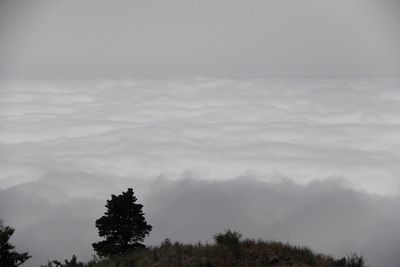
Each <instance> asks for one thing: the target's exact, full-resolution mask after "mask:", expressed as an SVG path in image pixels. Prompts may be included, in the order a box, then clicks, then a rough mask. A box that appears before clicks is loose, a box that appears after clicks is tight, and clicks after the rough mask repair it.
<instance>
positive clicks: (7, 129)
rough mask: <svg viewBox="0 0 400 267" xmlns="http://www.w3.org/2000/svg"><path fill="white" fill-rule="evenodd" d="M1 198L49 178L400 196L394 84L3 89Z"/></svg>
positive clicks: (133, 83) (17, 85) (201, 82)
mask: <svg viewBox="0 0 400 267" xmlns="http://www.w3.org/2000/svg"><path fill="white" fill-rule="evenodd" d="M0 86H1V98H0V101H1V105H0V114H1V117H0V120H1V125H2V126H1V131H0V146H1V151H2V153H1V154H0V164H1V166H2V170H3V172H2V173H1V174H0V179H1V181H2V183H1V187H2V188H4V187H8V186H11V185H16V184H19V183H21V182H26V181H32V180H37V179H39V178H40V177H42V176H43V175H44V174H45V173H49V172H52V171H78V172H84V173H92V174H95V175H100V176H102V177H103V176H110V177H124V176H134V177H144V178H145V177H154V176H158V175H164V176H168V177H180V176H181V175H182V173H187V172H188V173H190V172H193V173H195V174H197V175H199V176H201V177H203V178H207V179H229V178H231V177H235V176H238V175H241V174H246V173H250V174H253V175H262V176H263V177H264V178H265V179H274V177H276V176H279V175H282V176H284V177H291V178H293V179H295V180H296V181H297V182H300V183H307V182H309V181H313V180H321V179H327V178H332V177H336V178H338V177H340V178H342V179H343V180H345V181H346V182H347V183H349V184H350V185H351V186H353V187H354V188H357V189H362V190H367V191H368V192H374V193H381V194H387V193H398V192H399V189H400V187H399V180H398V175H399V172H400V171H399V169H398V164H397V162H398V158H399V144H400V139H399V136H400V132H399V131H400V127H399V123H400V120H399V116H398V112H399V108H398V107H399V100H400V98H399V96H398V93H397V88H398V86H399V81H398V79H365V80H362V79H359V80H351V79H348V80H334V79H331V80H323V79H321V80H307V79H303V80H274V79H270V80H246V79H243V80H221V79H219V80H218V79H217V80H216V79H203V78H199V79H188V80H173V79H171V80H91V81H88V80H87V81H80V80H76V81H36V82H35V81H25V82H23V81H20V82H6V81H3V82H2V84H1V85H0Z"/></svg>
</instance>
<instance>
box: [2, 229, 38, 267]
mask: <svg viewBox="0 0 400 267" xmlns="http://www.w3.org/2000/svg"><path fill="white" fill-rule="evenodd" d="M13 234H14V229H13V228H11V227H9V226H3V223H2V222H1V221H0V266H7V267H16V266H19V265H21V264H23V263H24V262H25V261H27V260H28V259H29V258H30V257H31V256H29V254H28V252H24V253H18V252H16V251H15V250H14V248H15V247H14V246H13V245H11V244H10V243H9V240H10V237H11V236H12V235H13Z"/></svg>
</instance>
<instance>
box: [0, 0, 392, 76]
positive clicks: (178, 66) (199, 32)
mask: <svg viewBox="0 0 400 267" xmlns="http://www.w3.org/2000/svg"><path fill="white" fill-rule="evenodd" d="M399 12H400V3H399V1H397V0H353V1H351V2H348V1H345V0H341V1H319V0H298V1H295V2H294V1H288V0H264V1H256V0H253V1H249V0H240V1H234V2H232V1H229V0H214V1H187V0H172V1H168V2H165V1H146V2H143V1H129V0H115V1H112V2H110V1H106V0H86V1H77V0H69V1H49V0H36V1H35V3H32V2H31V1H27V0H14V1H2V2H1V3H0V37H1V38H0V75H1V74H4V75H33V76H35V75H42V76H46V77H47V76H49V75H50V76H63V77H65V76H67V77H69V76H73V77H75V76H79V77H81V76H84V77H87V76H91V77H92V76H95V77H104V76H106V77H110V75H111V76H112V77H113V76H118V77H121V76H124V75H125V76H126V75H135V77H138V76H139V77H154V76H157V77H158V76H162V77H172V76H174V77H182V76H184V77H190V76H193V75H199V74H201V75H206V76H218V77H233V76H234V77H264V76H266V75H268V76H276V75H283V76H286V75H289V76H296V75H297V76H298V75H314V76H319V75H331V76H335V75H400V63H399V62H400V37H399V34H398V32H400V18H399V16H398V14H399Z"/></svg>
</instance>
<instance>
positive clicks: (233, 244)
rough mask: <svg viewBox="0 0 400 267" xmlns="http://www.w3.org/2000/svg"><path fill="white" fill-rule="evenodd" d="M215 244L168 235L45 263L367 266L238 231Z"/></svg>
mask: <svg viewBox="0 0 400 267" xmlns="http://www.w3.org/2000/svg"><path fill="white" fill-rule="evenodd" d="M214 239H215V243H214V244H203V243H200V242H199V243H197V244H182V243H179V242H175V243H172V242H171V241H170V240H169V239H166V240H165V241H164V242H162V243H161V244H160V245H159V246H154V247H148V248H147V249H143V250H140V251H136V252H132V253H129V254H126V255H124V256H118V257H114V258H111V259H103V260H92V261H91V262H88V263H82V262H78V261H77V259H76V257H75V258H72V259H71V260H66V261H65V262H64V263H59V262H57V264H59V265H55V263H54V262H53V263H49V264H48V265H45V267H55V266H58V267H150V266H151V267H231V266H232V267H233V266H235V267H261V266H276V267H286V266H296V267H306V266H310V267H311V266H315V267H365V266H366V265H365V260H364V258H363V257H362V256H361V257H360V256H358V255H357V254H350V255H348V256H347V257H344V258H341V259H336V258H334V257H332V256H329V255H323V254H319V253H315V252H313V251H312V250H311V249H309V248H307V247H299V246H292V245H290V244H284V243H281V242H276V241H263V240H253V239H245V240H240V239H241V235H240V233H239V232H236V231H229V230H228V231H226V232H225V233H222V234H216V235H215V236H214Z"/></svg>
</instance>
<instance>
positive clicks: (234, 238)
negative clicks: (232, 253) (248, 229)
mask: <svg viewBox="0 0 400 267" xmlns="http://www.w3.org/2000/svg"><path fill="white" fill-rule="evenodd" d="M241 238H242V234H241V233H240V232H238V231H231V230H225V233H219V234H215V235H214V240H215V243H217V244H218V245H221V246H227V247H234V246H237V245H239V242H240V239H241Z"/></svg>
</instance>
